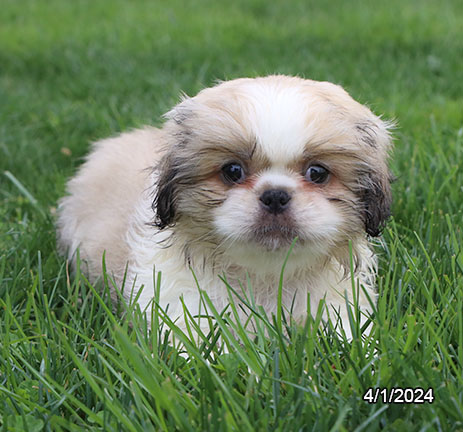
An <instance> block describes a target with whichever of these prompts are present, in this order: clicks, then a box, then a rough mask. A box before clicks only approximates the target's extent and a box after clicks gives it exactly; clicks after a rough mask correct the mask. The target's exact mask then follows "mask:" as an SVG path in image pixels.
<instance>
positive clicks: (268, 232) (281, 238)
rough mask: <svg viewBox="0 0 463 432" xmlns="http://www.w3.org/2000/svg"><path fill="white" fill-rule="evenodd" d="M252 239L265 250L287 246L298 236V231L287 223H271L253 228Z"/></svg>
mask: <svg viewBox="0 0 463 432" xmlns="http://www.w3.org/2000/svg"><path fill="white" fill-rule="evenodd" d="M252 236H253V240H254V241H255V242H256V243H258V244H259V245H261V246H263V247H264V248H265V249H267V250H272V251H273V250H277V249H280V248H282V247H288V246H289V245H290V244H291V243H292V242H293V240H294V239H295V238H296V237H298V231H297V230H296V229H295V228H294V227H291V226H288V225H287V224H281V223H277V222H275V223H271V224H265V225H260V226H258V227H255V228H254V229H253V235H252Z"/></svg>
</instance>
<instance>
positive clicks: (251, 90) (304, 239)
mask: <svg viewBox="0 0 463 432" xmlns="http://www.w3.org/2000/svg"><path fill="white" fill-rule="evenodd" d="M167 118H168V119H169V120H168V122H167V123H166V125H165V127H164V129H165V131H166V134H167V137H168V145H169V148H168V151H167V153H166V155H165V156H164V158H163V160H162V161H161V163H160V165H159V167H158V169H159V172H158V176H159V177H158V184H157V189H156V196H155V200H154V203H153V208H154V210H155V213H156V219H155V221H156V225H157V226H158V227H159V228H160V229H163V228H166V227H168V226H172V227H174V225H175V227H174V228H173V230H174V232H177V231H179V232H181V233H182V235H183V236H184V240H185V243H189V244H206V243H207V244H209V245H210V246H212V247H213V248H214V249H215V250H222V251H223V252H224V253H229V254H232V253H233V252H231V251H233V250H238V251H239V250H242V248H243V247H244V248H245V249H246V251H247V256H249V254H251V255H252V254H255V255H256V256H257V255H260V256H265V254H272V253H275V251H287V249H288V246H289V245H290V244H291V242H292V241H293V240H294V238H295V237H297V238H298V245H299V246H300V247H302V248H303V251H304V253H305V254H310V253H311V254H312V255H314V256H317V255H325V256H326V255H331V254H336V251H339V250H341V249H343V250H345V249H346V245H347V244H348V242H349V240H353V241H354V242H355V240H356V239H358V238H359V237H360V236H364V235H365V233H367V234H369V235H370V236H377V235H378V234H379V233H380V231H381V228H382V226H383V224H384V222H385V220H386V219H387V218H388V216H389V213H390V211H389V209H390V201H391V197H390V187H389V173H388V168H387V153H388V148H389V146H390V136H389V133H388V125H387V124H386V123H385V122H383V121H381V120H380V119H379V118H378V117H377V116H375V115H374V114H372V112H371V111H370V110H369V109H367V108H366V107H364V106H362V105H360V104H359V103H357V102H355V101H354V100H353V99H352V98H351V97H350V96H349V95H348V94H347V93H346V92H345V91H344V90H343V89H342V88H341V87H339V86H336V85H334V84H330V83H326V82H316V81H310V80H304V79H300V78H291V77H285V76H270V77H266V78H255V79H238V80H233V81H229V82H224V83H221V84H219V85H218V86H216V87H213V88H208V89H205V90H203V91H201V92H200V93H199V94H198V95H197V96H195V97H193V98H186V99H184V100H183V101H182V102H181V103H180V104H179V105H177V106H176V107H175V108H174V109H173V110H172V111H170V112H169V113H168V114H167Z"/></svg>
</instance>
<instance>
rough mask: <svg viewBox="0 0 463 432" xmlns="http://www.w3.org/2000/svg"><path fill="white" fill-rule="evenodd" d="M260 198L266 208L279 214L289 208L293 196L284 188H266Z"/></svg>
mask: <svg viewBox="0 0 463 432" xmlns="http://www.w3.org/2000/svg"><path fill="white" fill-rule="evenodd" d="M259 199H260V201H261V202H262V204H263V206H264V208H265V210H267V211H268V212H270V213H273V214H279V213H283V212H284V211H285V210H286V209H287V208H288V206H289V201H290V199H291V196H290V195H289V193H288V192H285V191H284V190H278V189H271V190H266V191H265V192H264V193H263V194H262V195H261V196H260V198H259Z"/></svg>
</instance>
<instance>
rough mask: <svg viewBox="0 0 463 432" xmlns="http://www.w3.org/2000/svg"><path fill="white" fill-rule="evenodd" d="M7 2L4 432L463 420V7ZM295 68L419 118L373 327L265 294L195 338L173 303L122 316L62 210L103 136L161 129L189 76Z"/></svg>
mask: <svg viewBox="0 0 463 432" xmlns="http://www.w3.org/2000/svg"><path fill="white" fill-rule="evenodd" d="M1 10H2V12H1V14H0V425H1V428H2V429H1V430H6V431H16V430H18V431H21V430H29V431H38V430H42V429H43V430H52V431H55V430H76V431H80V430H87V429H94V430H127V431H142V430H143V431H149V430H167V431H172V430H179V431H187V430H214V431H218V430H253V429H254V430H262V431H267V430H281V431H296V430H316V431H354V430H356V431H361V430H363V431H375V430H387V431H407V432H411V431H457V430H459V431H461V430H463V277H462V273H463V253H462V251H461V245H462V244H463V235H462V226H463V214H462V210H463V187H462V185H463V171H462V169H461V167H462V166H463V79H462V71H461V61H462V58H463V38H462V28H463V6H462V4H461V2H460V1H458V0H455V1H439V2H438V1H434V2H433V1H424V0H422V1H418V0H416V1H399V0H391V1H389V2H360V1H351V2H347V1H342V0H333V1H330V2H321V1H319V2H316V1H302V0H300V1H299V0H295V1H292V2H284V1H283V0H278V1H268V0H265V1H264V0H250V1H246V0H238V1H236V2H217V1H213V0H197V1H195V2H183V1H180V0H170V1H169V2H149V1H142V0H135V1H130V2H123V1H122V0H113V1H111V2H109V1H102V0H101V1H94V2H92V1H84V0H79V1H60V0H49V1H39V0H35V1H33V0H23V1H20V2H19V1H12V0H11V1H10V0H5V1H3V2H2V6H1ZM275 72H278V73H286V74H298V75H301V76H305V77H307V78H314V79H318V80H329V81H333V82H336V83H339V84H342V85H343V86H344V87H345V88H346V89H347V90H348V91H349V92H350V93H351V94H352V95H353V96H354V97H355V98H356V99H358V100H359V101H361V102H363V103H367V104H369V105H370V106H371V107H372V109H373V110H374V111H375V112H376V113H384V116H385V117H386V118H395V119H396V120H397V122H398V126H399V127H398V130H397V131H396V134H395V135H396V149H395V152H394V156H393V160H392V170H393V172H394V173H395V175H396V176H397V181H396V182H395V184H394V186H393V192H394V199H395V201H394V206H393V214H394V218H393V219H392V220H391V222H390V224H389V225H388V228H387V229H386V230H385V233H384V247H378V252H379V254H380V267H381V268H380V278H379V293H380V296H379V302H378V306H377V311H376V314H375V317H374V324H373V334H372V337H371V338H370V339H366V340H363V341H362V340H360V339H358V338H355V339H354V341H353V342H352V343H347V342H346V341H345V340H343V338H341V337H338V336H337V334H336V333H335V332H334V331H333V329H332V328H330V327H328V328H326V329H322V328H320V326H319V325H318V324H319V319H317V318H314V319H309V320H308V321H307V324H306V326H305V327H304V328H300V327H296V326H294V325H293V324H292V323H291V322H290V321H289V318H288V317H285V316H284V315H283V317H278V318H279V319H281V320H278V319H277V318H276V317H265V316H262V315H261V313H259V310H258V308H255V307H253V305H252V304H250V308H251V309H252V310H253V312H250V315H251V322H250V323H249V324H248V326H247V327H248V328H247V329H244V328H243V327H242V326H241V325H240V324H239V323H237V322H236V320H234V318H233V317H234V314H233V305H232V306H231V308H230V309H229V311H228V312H229V315H227V314H223V315H222V316H220V314H219V312H220V311H219V312H217V311H213V310H210V313H211V315H212V316H214V314H215V318H216V320H215V321H214V322H215V324H214V325H213V321H211V325H213V326H212V327H211V332H210V334H209V335H204V337H203V338H202V340H201V341H200V342H199V343H194V342H192V341H191V340H190V338H189V337H188V334H186V335H185V334H182V333H181V332H180V331H179V330H178V329H177V328H176V327H175V325H174V324H173V323H171V322H170V321H169V319H168V318H167V317H166V316H164V315H163V313H162V311H160V310H157V309H156V310H155V311H154V316H153V331H152V332H149V331H148V329H147V326H146V322H145V321H144V320H143V317H142V314H141V313H140V311H138V310H137V308H136V307H134V306H125V305H124V304H123V303H121V304H119V305H118V306H117V310H116V311H112V310H111V309H110V308H109V304H110V302H109V299H108V289H109V288H108V287H109V286H110V285H111V282H110V281H106V283H104V284H103V286H98V287H92V286H91V285H90V284H88V283H87V281H86V280H85V277H84V276H83V275H81V274H80V273H78V274H77V275H76V276H75V277H70V276H69V274H68V269H67V266H66V263H65V261H64V260H63V258H61V257H59V256H58V254H57V251H56V247H55V234H54V226H53V223H54V212H55V207H56V202H57V199H58V198H59V197H60V196H62V195H63V193H64V184H65V181H66V179H67V178H68V177H69V176H70V175H71V174H72V173H73V172H74V169H75V167H76V166H78V165H79V164H80V163H81V157H82V156H83V155H84V154H85V153H86V151H87V149H88V143H89V141H91V140H95V139H98V138H101V137H105V136H108V135H110V134H115V133H117V132H119V131H121V130H126V129H128V128H132V127H137V126H139V125H142V124H146V123H148V124H159V119H160V116H161V114H162V113H163V112H165V111H167V110H168V109H169V107H171V106H172V105H173V104H175V102H176V101H177V100H178V94H179V92H180V91H181V90H183V91H185V92H186V93H188V94H194V93H195V92H197V91H198V90H199V89H201V88H202V87H203V86H208V85H211V84H212V83H213V82H214V80H215V79H229V78H234V77H238V76H256V75H263V74H269V73H275ZM161 283H162V281H161ZM275 289H278V287H275ZM204 301H205V302H206V303H207V298H205V299H204ZM209 309H210V305H209ZM315 312H316V311H314V313H315ZM285 319H286V321H285ZM251 324H253V327H252V325H251ZM192 326H194V322H192ZM166 332H167V333H166ZM168 333H170V334H171V336H172V337H174V338H175V340H177V341H179V342H181V343H182V346H183V348H181V347H179V346H173V345H172V344H171V343H170V342H169V339H166V336H165V335H166V334H168ZM217 339H221V340H223V342H222V344H218V343H217ZM223 347H227V348H228V353H227V354H225V353H223V352H222V351H221V350H222V348H223ZM369 387H388V388H391V387H423V388H425V389H427V388H429V387H432V388H433V389H434V397H435V399H434V402H433V403H432V404H429V403H425V404H423V405H418V404H407V405H405V404H404V405H400V404H383V403H376V404H368V403H367V402H365V401H364V400H363V399H362V395H363V394H364V393H365V391H366V390H367V389H368V388H369Z"/></svg>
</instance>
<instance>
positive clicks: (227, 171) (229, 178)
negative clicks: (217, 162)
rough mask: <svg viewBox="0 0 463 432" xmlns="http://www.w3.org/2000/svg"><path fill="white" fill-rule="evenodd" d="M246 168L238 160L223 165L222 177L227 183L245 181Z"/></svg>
mask: <svg viewBox="0 0 463 432" xmlns="http://www.w3.org/2000/svg"><path fill="white" fill-rule="evenodd" d="M244 177H245V175H244V169H243V167H242V166H241V165H240V164H239V163H236V162H232V163H229V164H227V165H225V166H223V167H222V178H223V180H224V181H225V182H226V183H242V182H243V181H244Z"/></svg>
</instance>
